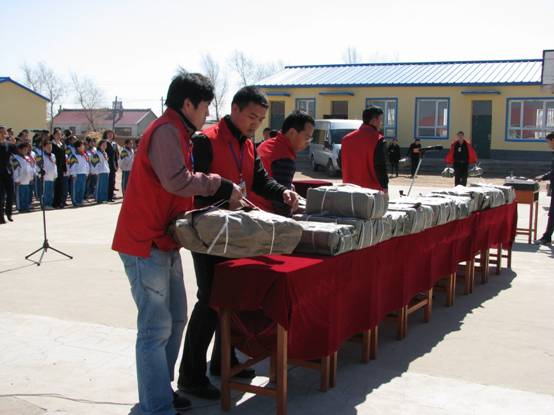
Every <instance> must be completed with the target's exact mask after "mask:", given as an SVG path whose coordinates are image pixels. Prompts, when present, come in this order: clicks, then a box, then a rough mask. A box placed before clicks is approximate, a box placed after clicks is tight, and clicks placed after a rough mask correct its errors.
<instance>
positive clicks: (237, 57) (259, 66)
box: [229, 50, 283, 86]
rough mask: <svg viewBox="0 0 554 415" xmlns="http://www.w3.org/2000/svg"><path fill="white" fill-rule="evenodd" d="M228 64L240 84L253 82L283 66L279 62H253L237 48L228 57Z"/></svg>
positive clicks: (244, 84)
mask: <svg viewBox="0 0 554 415" xmlns="http://www.w3.org/2000/svg"><path fill="white" fill-rule="evenodd" d="M229 66H230V68H231V69H232V70H233V72H235V73H236V74H237V75H238V77H239V81H240V85H241V86H246V85H252V84H255V83H256V82H258V81H259V80H261V79H263V78H266V77H268V76H269V75H272V74H274V73H275V72H278V71H279V70H281V69H282V68H283V64H282V63H281V62H273V63H259V62H255V61H254V60H253V59H251V58H249V57H248V56H247V55H246V54H245V53H244V52H242V51H239V50H235V51H234V52H233V54H232V55H231V57H230V58H229Z"/></svg>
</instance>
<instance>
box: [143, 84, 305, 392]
mask: <svg viewBox="0 0 554 415" xmlns="http://www.w3.org/2000/svg"><path fill="white" fill-rule="evenodd" d="M268 107H269V103H268V101H267V98H266V96H265V95H264V94H263V93H262V92H261V91H260V90H258V89H257V88H255V87H252V86H246V87H244V88H242V89H240V90H239V91H238V92H237V93H236V94H235V96H234V97H233V101H232V103H231V114H230V115H227V116H225V117H224V118H222V119H221V120H220V121H219V122H218V123H217V124H216V125H214V126H211V127H209V128H207V129H205V130H204V131H202V133H201V134H198V135H196V136H195V137H194V139H193V141H194V150H193V156H194V169H195V171H197V172H203V173H206V174H208V173H217V174H219V175H220V176H221V177H225V178H226V179H229V180H231V181H232V182H233V183H235V184H237V185H239V187H240V188H241V190H242V193H243V195H244V197H245V198H248V199H249V198H250V197H251V196H252V194H254V193H256V194H257V195H258V196H261V197H264V198H266V199H269V200H272V201H282V202H283V203H285V204H287V205H289V206H291V207H292V208H293V209H296V207H297V206H298V195H297V194H296V193H294V192H292V191H291V190H289V189H287V188H285V187H284V186H281V185H280V184H279V183H277V182H276V181H275V180H274V179H272V178H271V177H269V176H268V174H267V172H266V171H265V169H264V167H263V165H262V162H261V161H260V159H259V158H258V157H257V155H256V152H255V149H254V143H253V142H252V140H251V138H252V137H254V133H255V132H256V130H257V129H258V127H259V126H260V124H261V122H262V121H263V120H264V118H265V116H266V112H267V108H268ZM141 145H142V143H141ZM217 201H218V199H217V198H214V197H197V198H196V205H197V206H199V207H200V206H206V205H210V204H213V203H214V202H217ZM229 207H230V208H231V209H233V208H236V207H240V205H238V204H233V203H230V204H229ZM192 259H193V261H194V269H195V272H196V282H197V284H198V292H197V298H198V301H197V302H196V305H195V306H194V310H193V311H192V314H191V316H190V321H189V324H188V327H187V332H186V335H185V346H184V349H183V358H182V361H181V366H180V368H179V380H178V386H179V389H180V390H182V391H184V392H187V393H189V394H191V395H194V396H197V397H200V398H203V399H219V396H220V392H219V390H218V389H217V388H216V387H215V386H214V385H212V384H211V382H210V380H209V379H208V377H207V376H206V366H207V365H206V353H207V350H208V346H209V344H210V341H211V339H212V336H213V334H214V331H215V330H216V327H217V322H218V318H217V313H216V311H215V310H213V309H212V308H210V305H209V301H210V295H211V290H212V282H213V276H214V267H215V265H216V264H217V263H218V262H221V261H224V260H225V259H226V258H221V257H216V256H212V255H205V254H198V253H193V254H192ZM218 332H219V331H218ZM220 356H221V350H220V341H219V335H218V334H216V339H215V344H214V349H213V353H212V358H211V365H210V373H211V374H212V375H215V376H217V375H219V374H220V368H221V366H220V363H221V358H220ZM232 359H233V361H232V362H231V363H232V365H233V366H234V365H237V364H238V359H237V358H236V356H235V354H234V353H232ZM237 376H239V377H241V378H253V377H254V376H255V373H254V371H253V370H252V369H249V370H244V371H242V372H240V373H239V374H238V375H237Z"/></svg>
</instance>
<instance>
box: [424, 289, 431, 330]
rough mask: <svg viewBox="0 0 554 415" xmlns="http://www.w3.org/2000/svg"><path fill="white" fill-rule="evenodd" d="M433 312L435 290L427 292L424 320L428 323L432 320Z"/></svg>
mask: <svg viewBox="0 0 554 415" xmlns="http://www.w3.org/2000/svg"><path fill="white" fill-rule="evenodd" d="M432 311H433V288H431V289H430V290H427V305H426V306H425V310H424V311H423V313H424V314H423V319H424V320H425V322H426V323H428V322H429V320H431V313H432Z"/></svg>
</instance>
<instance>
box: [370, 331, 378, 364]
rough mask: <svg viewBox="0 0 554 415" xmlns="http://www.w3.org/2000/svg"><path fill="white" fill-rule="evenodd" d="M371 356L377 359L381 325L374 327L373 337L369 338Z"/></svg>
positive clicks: (372, 358)
mask: <svg viewBox="0 0 554 415" xmlns="http://www.w3.org/2000/svg"><path fill="white" fill-rule="evenodd" d="M369 344H370V348H369V358H370V359H371V360H375V359H377V349H378V347H379V326H375V327H373V329H372V330H371V337H370V340H369Z"/></svg>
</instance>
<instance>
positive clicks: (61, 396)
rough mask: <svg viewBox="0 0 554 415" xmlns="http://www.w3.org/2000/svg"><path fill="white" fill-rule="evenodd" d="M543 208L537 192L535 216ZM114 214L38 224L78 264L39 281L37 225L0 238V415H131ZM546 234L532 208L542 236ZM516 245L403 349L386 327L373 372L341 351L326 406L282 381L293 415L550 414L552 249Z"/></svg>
mask: <svg viewBox="0 0 554 415" xmlns="http://www.w3.org/2000/svg"><path fill="white" fill-rule="evenodd" d="M393 185H395V183H394V182H393ZM402 187H403V188H405V186H402ZM424 190H425V189H423V188H416V189H415V190H414V191H415V192H417V193H419V192H420V191H424ZM391 193H394V194H398V187H393V188H392V189H391ZM548 201H549V199H548V198H546V195H545V193H544V192H542V193H541V204H542V205H543V206H544V205H545V204H546V203H547V202H548ZM119 207H120V205H119V204H109V205H101V206H91V207H86V208H81V209H64V210H62V211H57V210H56V211H50V212H47V217H48V232H49V234H48V236H49V240H50V243H51V244H52V245H53V246H54V247H55V248H57V249H60V250H62V251H64V252H67V253H68V254H70V255H72V256H74V259H73V260H67V259H65V258H63V257H61V256H58V255H57V254H56V253H55V252H52V251H49V252H48V253H47V255H46V257H45V262H44V263H43V265H42V266H40V267H37V266H34V265H32V264H29V263H28V262H27V261H25V260H24V257H25V255H26V254H28V253H29V252H31V251H33V250H35V249H36V248H38V247H39V246H40V245H41V243H42V216H41V214H40V212H34V213H30V214H24V215H16V216H14V220H15V222H13V223H10V224H8V225H3V226H1V227H0V252H1V253H2V254H1V255H0V333H1V335H0V373H1V376H0V415H5V414H6V415H7V414H10V415H16V414H17V415H35V414H37V415H38V414H57V415H59V414H91V415H93V414H94V415H96V414H108V415H111V414H113V415H116V414H129V413H132V414H138V413H139V411H138V410H136V408H134V406H135V402H136V401H137V392H136V380H135V369H134V338H135V329H134V327H135V319H136V311H135V306H134V304H133V302H132V299H131V295H130V292H129V285H128V282H127V278H126V277H125V274H124V272H123V268H122V266H121V262H120V260H119V258H118V256H117V254H116V253H115V252H112V251H111V250H110V249H109V246H110V243H111V238H112V235H113V230H114V227H115V222H116V219H117V215H118V212H119ZM520 218H522V219H521V220H522V222H523V221H524V219H525V218H527V214H526V212H525V211H524V210H523V209H521V210H520ZM545 223H546V212H545V210H544V209H543V208H541V210H540V215H539V230H542V229H544V226H545ZM524 240H525V238H523V237H519V238H518V241H519V242H518V243H517V244H516V246H515V248H514V256H513V270H511V271H507V270H505V271H503V272H502V274H501V275H500V276H496V275H492V276H491V277H490V278H489V283H488V284H487V285H483V286H481V285H480V284H479V283H478V282H477V285H476V287H475V292H474V294H472V295H470V296H463V295H461V294H460V295H458V296H457V298H456V302H455V305H454V307H452V308H445V307H444V306H443V297H442V295H441V294H437V300H436V302H435V305H434V310H433V317H432V319H431V322H430V323H429V324H424V323H423V322H422V317H421V316H419V315H414V316H412V317H411V319H410V327H409V333H408V337H407V339H406V340H404V341H402V342H398V341H396V340H395V339H394V327H393V325H392V324H387V323H384V324H382V326H381V333H382V334H381V339H380V345H379V355H378V359H377V360H375V361H372V362H371V363H370V364H368V365H362V364H360V363H358V361H359V346H358V345H356V344H354V343H347V344H345V345H344V347H343V348H342V349H341V351H340V354H339V370H338V379H337V387H336V388H335V389H333V390H331V391H329V392H327V393H325V394H323V393H321V392H319V391H318V386H319V379H318V375H317V374H316V373H315V372H313V371H308V370H304V369H300V368H290V370H289V405H288V408H289V414H291V415H294V414H313V415H316V414H352V415H353V414H364V415H366V414H367V415H369V414H371V415H380V414H383V415H385V414H386V415H397V414H418V415H421V414H424V415H427V414H431V415H434V414H449V415H451V414H460V415H466V414H468V415H469V414H500V413H502V414H534V415H543V414H544V415H547V414H553V413H554V376H552V373H554V321H553V320H552V317H551V315H552V298H554V278H553V276H554V248H553V247H550V248H547V247H540V248H537V247H535V246H530V245H527V244H524V243H523V242H524ZM181 252H182V258H183V266H184V274H185V283H186V289H187V297H188V301H189V311H190V310H191V309H192V306H193V305H194V298H195V294H196V292H195V279H194V273H193V269H192V261H191V258H190V254H189V253H188V252H185V251H181ZM459 292H460V290H459ZM259 372H260V373H264V372H265V373H267V366H266V365H265V364H261V365H259ZM214 381H215V382H217V379H214ZM255 382H258V383H261V382H264V379H263V378H257V379H255ZM233 396H234V400H235V402H237V401H238V402H239V406H238V407H234V408H233V409H232V411H231V413H234V414H248V415H250V414H252V415H253V414H265V413H268V414H271V413H272V411H273V410H274V404H273V401H272V400H271V399H267V398H263V397H255V398H252V399H251V396H250V395H241V394H238V393H236V394H234V395H233ZM194 405H195V408H194V409H193V410H191V411H190V412H189V413H190V414H192V415H195V414H219V413H220V409H219V402H207V401H198V400H194Z"/></svg>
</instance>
